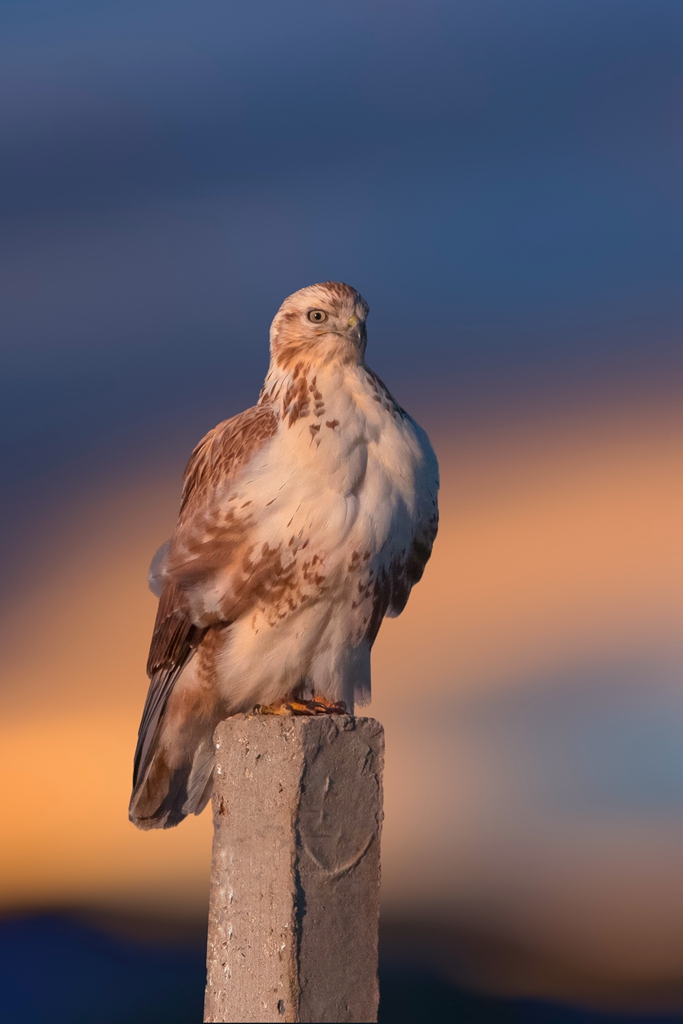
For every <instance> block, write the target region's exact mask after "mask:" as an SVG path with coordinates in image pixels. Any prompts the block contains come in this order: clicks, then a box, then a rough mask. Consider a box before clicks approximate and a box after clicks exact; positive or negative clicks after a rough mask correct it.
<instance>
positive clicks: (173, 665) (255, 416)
mask: <svg viewBox="0 0 683 1024" xmlns="http://www.w3.org/2000/svg"><path fill="white" fill-rule="evenodd" d="M277 423H278V420H277V414H276V413H275V411H274V410H273V409H272V407H271V406H269V405H256V406H254V407H253V408H251V409H247V410H246V412H243V413H240V415H239V416H234V417H233V418H232V419H230V420H225V421H224V422H223V423H219V424H218V426H217V427H215V428H214V429H213V430H212V431H210V432H209V433H208V434H207V435H206V437H204V438H203V439H202V440H201V441H200V442H199V444H198V445H197V447H196V448H195V450H194V451H193V453H192V455H191V457H190V460H189V462H188V464H187V467H186V469H185V474H184V482H183V493H182V499H181V506H180V517H179V526H181V525H182V524H183V523H184V522H187V520H188V519H190V518H192V516H193V515H196V514H197V513H198V512H199V511H200V510H201V508H202V505H203V504H209V503H210V497H211V494H212V492H215V491H216V490H218V489H219V488H221V487H223V486H224V485H225V483H226V482H227V481H229V480H230V478H231V477H233V476H234V475H235V474H236V472H237V471H238V469H239V468H240V467H241V466H243V465H244V464H245V463H247V462H248V461H249V459H250V458H251V457H252V456H253V455H254V454H255V453H256V452H257V451H258V450H259V448H261V447H262V445H263V444H265V442H266V441H267V440H268V439H269V438H271V437H273V435H274V434H275V432H276V430H277ZM207 628H209V627H206V626H202V625H198V624H197V623H195V622H193V621H192V618H191V616H190V615H189V614H188V606H187V601H186V599H185V595H184V594H183V591H182V588H181V587H179V586H178V583H177V582H176V581H174V580H173V579H170V578H168V577H167V579H166V581H165V583H164V586H163V590H162V592H161V598H160V600H159V608H158V611H157V617H156V622H155V624H154V632H153V634H152V643H151V646H150V651H149V659H148V661H147V674H148V676H149V678H150V686H149V691H148V693H147V700H146V701H145V707H144V710H143V713H142V721H141V722H140V729H139V732H138V743H137V748H136V751H135V759H134V770H133V788H134V793H135V790H136V787H137V786H138V784H141V783H142V781H143V780H144V778H145V775H146V772H147V768H148V767H149V764H150V763H151V759H152V757H153V756H154V749H155V740H156V737H157V735H158V732H159V726H160V723H161V719H162V717H163V714H164V710H165V708H166V704H167V703H168V698H169V696H170V694H171V692H172V690H173V687H174V685H175V683H176V681H177V679H178V677H179V676H180V673H181V672H182V671H183V669H184V668H185V666H186V665H187V664H188V662H189V660H190V658H191V657H192V655H193V654H194V651H195V650H196V648H197V647H198V646H199V644H200V643H201V641H202V640H203V638H204V636H205V635H206V632H207Z"/></svg>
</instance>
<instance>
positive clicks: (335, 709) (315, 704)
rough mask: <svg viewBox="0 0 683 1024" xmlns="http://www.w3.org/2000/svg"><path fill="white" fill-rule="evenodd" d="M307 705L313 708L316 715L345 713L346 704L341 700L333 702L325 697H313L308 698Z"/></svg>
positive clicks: (346, 712)
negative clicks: (311, 698)
mask: <svg viewBox="0 0 683 1024" xmlns="http://www.w3.org/2000/svg"><path fill="white" fill-rule="evenodd" d="M308 706H309V707H310V708H312V709H314V711H313V714H316V715H347V714H348V711H347V709H346V704H345V703H344V701H343V700H338V701H336V703H335V702H333V701H330V700H326V699H325V697H314V698H313V700H309V702H308Z"/></svg>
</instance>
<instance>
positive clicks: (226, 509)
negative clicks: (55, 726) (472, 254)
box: [130, 281, 439, 829]
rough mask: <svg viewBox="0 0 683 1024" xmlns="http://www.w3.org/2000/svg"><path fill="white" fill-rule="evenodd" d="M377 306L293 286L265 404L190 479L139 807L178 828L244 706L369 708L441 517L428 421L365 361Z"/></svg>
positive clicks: (163, 600) (327, 287) (161, 575)
mask: <svg viewBox="0 0 683 1024" xmlns="http://www.w3.org/2000/svg"><path fill="white" fill-rule="evenodd" d="M368 312H369V306H368V304H367V302H366V301H365V300H364V299H363V298H362V296H361V295H359V293H358V292H357V291H355V289H353V288H351V287H349V286H348V285H346V284H341V283H336V282H331V281H328V282H326V283H324V284H314V285H311V286H310V287H308V288H302V289H301V291H298V292H295V293H294V294H293V295H290V296H289V298H287V299H285V301H284V302H283V304H282V306H281V307H280V309H279V310H278V312H277V315H276V316H275V319H274V320H273V323H272V327H271V331H270V350H271V361H270V367H269V370H268V375H267V377H266V380H265V383H264V385H263V388H262V390H261V394H260V397H259V400H258V402H257V404H256V405H255V406H253V408H251V409H247V410H246V412H243V413H240V414H239V415H238V416H234V417H233V418H232V419H229V420H225V422H223V423H219V424H218V426H217V427H215V428H214V429H213V430H212V431H210V432H209V433H208V434H207V435H206V437H204V438H203V440H202V441H200V442H199V444H198V445H197V447H196V448H195V450H194V452H193V453H192V456H191V458H190V461H189V463H188V465H187V468H186V470H185V475H184V486H183V491H182V499H181V504H180V514H179V517H178V523H177V526H176V528H175V532H174V534H173V537H172V538H171V540H170V541H168V542H167V543H166V544H164V545H163V546H162V547H161V548H160V549H159V551H158V552H157V554H156V555H155V556H154V559H153V561H152V565H151V568H150V577H149V580H150V586H151V588H152V589H153V591H154V592H155V593H156V594H157V596H159V598H160V600H159V608H158V612H157V617H156V623H155V626H154V633H153V636H152V643H151V649H150V653H149V661H148V664H147V671H148V675H149V677H150V687H149V692H148V694H147V700H146V703H145V707H144V711H143V715H142V722H141V724H140V731H139V737H138V744H137V749H136V752H135V764H134V776H133V795H132V798H131V803H130V818H131V821H133V822H134V823H135V825H137V826H138V827H139V828H142V829H150V828H169V827H171V826H173V825H177V824H178V823H179V822H180V821H182V820H183V818H185V817H186V816H187V815H188V814H190V813H194V814H199V813H200V811H201V810H202V809H203V808H204V806H205V804H206V803H207V801H208V799H209V796H210V794H211V785H212V771H213V759H214V748H213V732H214V729H215V727H216V725H217V724H218V722H219V721H221V720H222V719H223V718H226V717H228V716H229V715H234V714H237V713H239V712H248V713H250V712H253V711H254V710H256V711H257V712H261V713H285V714H296V713H300V714H316V713H320V714H327V713H343V712H345V711H348V712H349V713H353V709H354V705H355V704H356V703H359V704H363V703H366V702H367V701H368V700H369V698H370V650H371V648H372V645H373V643H374V641H375V638H376V636H377V633H378V630H379V627H380V625H381V624H382V620H383V618H384V616H385V615H388V616H395V615H399V614H400V612H402V611H403V609H404V607H405V605H406V602H407V600H408V596H409V594H410V591H411V588H412V587H413V585H414V584H415V583H417V581H418V580H419V579H420V577H421V576H422V573H423V570H424V567H425V564H426V562H427V559H428V558H429V556H430V554H431V550H432V544H433V543H434V538H435V536H436V530H437V524H438V508H437V491H438V486H439V471H438V464H437V461H436V456H435V455H434V452H433V450H432V447H431V445H430V443H429V439H428V437H427V435H426V433H425V432H424V431H423V430H422V429H421V428H420V427H419V426H418V425H417V423H415V421H414V420H413V419H411V417H410V416H409V415H408V414H407V413H406V412H405V411H404V410H403V409H402V408H401V407H400V406H399V405H398V404H397V403H396V401H395V400H394V398H393V397H392V396H391V394H390V393H389V391H388V390H387V388H386V387H385V386H384V384H383V383H382V381H381V380H380V379H379V377H378V376H377V375H376V374H375V373H373V371H372V370H371V369H370V368H369V366H368V365H367V363H366V362H365V345H366V330H365V321H366V318H367V315H368Z"/></svg>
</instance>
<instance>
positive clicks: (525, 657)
mask: <svg viewBox="0 0 683 1024" xmlns="http://www.w3.org/2000/svg"><path fill="white" fill-rule="evenodd" d="M682 21H683V14H682V13H681V7H680V5H678V4H676V3H674V2H673V0H672V2H670V3H667V2H661V0H639V2H632V0H586V2H584V0H552V2H548V0H538V2H533V0H514V2H513V0H467V2H458V0H443V2H433V0H420V2H419V3H417V2H414V3H408V2H401V0H394V2H392V3H388V2H375V0H365V2H362V3H361V2H356V0H345V2H344V3H339V2H337V3H329V2H321V0H316V2H310V3H309V2H301V0H292V2H288V3H281V2H265V0H249V2H248V3H247V2H235V0H229V2H228V0H220V2H193V3H189V2H173V0H165V2H164V3H150V2H145V0H136V2H135V3H132V2H126V0H120V2H115V3H97V2H88V3H83V2H72V3H67V2H64V0H60V2H55V0H22V2H14V3H12V2H6V3H4V4H3V5H2V6H1V7H0V89H1V91H2V97H3V98H2V106H1V108H0V146H1V147H2V151H3V158H2V171H1V175H2V187H1V188H0V215H1V217H2V229H1V230H0V264H1V267H2V273H1V274H0V294H1V297H2V310H3V317H2V320H3V326H2V354H3V358H2V364H3V378H2V382H1V384H0V417H1V423H2V432H1V434H0V438H1V451H0V471H1V473H2V476H1V479H2V480H3V496H2V505H1V509H0V511H1V514H2V520H3V529H2V535H1V537H0V554H2V556H3V560H4V563H5V566H6V569H5V572H4V574H3V580H2V581H0V601H1V602H2V610H3V613H2V623H1V625H0V629H1V631H2V633H3V646H2V651H3V653H2V655H1V656H0V657H1V659H2V676H3V679H4V680H5V682H4V686H3V690H2V694H1V695H0V701H1V702H2V705H3V720H4V723H5V724H4V726H3V731H4V733H5V735H4V738H3V741H2V744H1V745H0V749H1V750H2V751H3V754H2V757H3V759H4V761H5V766H4V769H3V770H4V771H6V772H7V773H8V778H9V779H10V780H11V785H10V786H9V794H10V795H9V796H8V798H7V799H8V803H7V805H6V808H7V809H6V815H9V818H8V820H9V821H11V822H13V823H14V824H15V825H16V828H15V829H13V836H12V839H11V840H10V842H9V843H7V844H6V845H5V846H4V851H3V854H2V856H3V857H4V858H5V859H6V865H5V870H4V875H3V877H4V879H5V881H4V883H3V884H4V889H3V890H2V893H0V896H1V898H2V901H3V903H4V905H5V906H14V907H22V906H46V905H47V906H53V905H65V904H69V905H81V904H88V905H91V906H99V905H105V904H106V905H114V904H116V905H118V906H121V905H126V906H128V907H135V906H137V907H143V908H152V909H155V910H157V911H158V910H159V908H162V909H165V910H166V911H168V912H169V913H172V912H177V913H181V912H186V911H187V912H190V911H192V912H200V911H201V908H202V907H203V906H204V900H205V894H206V884H207V864H208V857H209V847H208V843H209V832H210V820H209V818H208V816H206V815H205V816H204V817H203V818H201V819H199V820H197V821H192V822H186V823H184V824H183V826H182V827H181V828H180V829H178V830H177V831H175V832H173V833H164V834H163V835H158V834H144V835H143V834H140V833H136V832H135V831H134V830H133V829H132V826H129V825H128V823H127V821H126V811H125V805H126V800H127V788H128V785H129V772H130V763H129V762H130V758H131V756H132V749H133V746H134V733H135V730H136V728H137V718H138V715H139V712H140V709H141V706H142V701H143V698H144V691H145V686H146V681H145V678H144V662H145V658H146V646H147V643H148V639H149V633H150V630H151V623H152V620H153V616H154V600H153V599H152V597H151V595H149V594H148V593H147V592H146V590H145V585H144V576H145V572H146V566H147V561H148V558H149V556H150V554H151V553H152V552H153V551H154V549H155V548H156V546H157V545H158V543H160V542H161V541H162V540H163V539H164V538H165V537H166V536H167V535H168V533H169V532H170V529H171V528H172V524H173V520H174V516H175V512H176V508H177V500H178V491H179V475H180V472H181V470H182V466H183V464H184V462H185V461H186V459H187V456H188V455H189V452H190V450H191V449H192V447H193V445H194V444H195V443H196V441H197V440H198V439H199V437H200V436H201V435H202V434H203V433H204V432H205V431H206V430H207V429H209V428H210V427H211V426H213V425H214V424H215V423H216V422H217V421H219V420H221V419H224V418H226V417H227V416H230V415H233V414H234V413H235V412H238V411H240V410H241V409H242V408H244V407H245V406H246V405H247V404H251V403H252V402H253V400H254V399H255V397H256V395H257V393H258V389H259V387H260V383H261V380H262V378H263V375H264V372H265V368H266V366H267V329H268V325H269V322H270V320H271V318H272V316H273V314H274V312H275V310H276V309H277V307H278V305H279V304H280V302H281V301H282V299H283V298H284V296H285V295H287V294H288V293H289V292H291V291H293V290H295V289H297V288H299V287H302V286H303V285H306V284H309V283H312V282H314V281H318V280H324V279H327V278H331V279H341V280H345V281H347V282H349V283H350V284H352V285H354V286H355V287H357V288H358V289H359V290H360V291H361V292H362V293H363V295H364V296H365V297H366V298H367V299H368V301H369V302H370V305H371V308H372V313H371V319H370V323H369V334H370V342H369V349H368V359H369V361H370V363H371V365H372V366H373V368H375V369H376V370H377V371H378V372H379V373H380V375H381V376H382V377H383V378H384V379H385V380H386V382H387V383H388V385H389V386H390V387H391V388H392V390H393V391H394V392H395V393H396V395H397V397H398V399H399V400H400V401H401V402H402V404H404V405H405V406H406V407H407V408H408V409H409V410H410V411H411V412H414V413H415V414H416V415H417V416H418V417H419V418H420V419H421V420H422V421H423V423H424V425H425V426H426V427H427V428H428V429H429V430H430V432H431V433H432V435H433V437H434V439H435V443H436V444H437V448H438V451H439V455H440V458H441V461H442V465H443V474H444V495H443V509H444V525H443V528H442V534H441V537H440V540H439V542H438V544H437V547H436V549H435V555H434V560H433V564H432V566H430V568H429V570H428V572H427V574H426V576H425V580H424V582H423V583H422V584H421V585H420V587H419V588H417V590H416V592H415V594H414V595H413V598H412V599H411V605H410V607H409V609H408V611H407V612H406V614H405V616H404V617H402V618H401V619H399V620H398V621H397V622H395V623H394V622H392V623H388V624H387V625H385V627H384V631H383V633H382V634H381V636H380V640H379V642H378V647H377V653H376V658H375V677H374V688H375V699H374V701H373V705H372V708H371V711H372V713H374V714H377V715H378V717H380V718H382V720H383V721H384V722H385V724H386V726H387V730H388V750H389V754H388V758H389V760H388V777H387V822H386V839H385V847H384V849H385V854H384V878H385V897H386V907H387V914H389V915H391V914H393V915H394V916H395V917H397V918H400V917H401V916H402V915H403V917H406V916H408V917H411V918H412V919H418V918H420V917H421V916H422V917H424V918H429V919H432V920H436V919H438V920H439V921H441V922H442V923H444V924H445V925H448V926H449V927H451V928H454V929H456V930H458V929H459V930H460V931H461V932H462V933H463V934H465V933H471V934H473V935H481V934H486V935H489V936H491V935H493V936H497V937H498V939H500V941H501V942H502V941H503V939H505V941H506V942H509V943H511V944H512V946H514V948H515V950H516V952H515V957H516V958H517V959H515V957H513V958H512V961H514V964H515V971H514V972H512V973H511V968H509V962H508V960H505V958H504V957H503V958H502V959H501V956H498V959H497V960H495V958H494V960H495V963H494V962H493V960H492V961H491V962H490V963H489V962H488V961H486V963H485V962H484V960H481V958H480V960H479V961H477V964H475V966H474V967H471V971H470V974H471V977H470V980H472V978H474V977H475V975H476V977H477V978H478V980H479V983H481V984H483V985H492V986H494V987H495V986H496V985H498V986H501V987H503V988H505V987H506V986H507V988H508V989H510V988H511V989H515V986H517V988H518V989H519V990H523V991H532V992H542V991H551V992H552V991H560V992H565V991H570V990H572V991H574V990H576V991H581V992H584V993H589V994H590V993H593V994H595V993H596V992H597V993H598V994H599V993H601V992H602V991H603V988H604V990H605V991H609V992H611V993H613V992H616V991H621V990H622V989H623V990H624V991H626V990H628V991H629V992H630V991H632V990H635V989H638V986H639V985H640V986H641V989H642V991H643V992H647V993H654V995H653V996H652V999H653V1000H654V1003H656V1004H657V1005H660V1004H661V1005H663V1004H665V1003H667V1001H668V1003H667V1005H668V1004H669V1003H671V1001H672V1000H673V1001H674V1002H675V1001H676V1000H677V999H679V997H680V993H681V992H682V991H683V953H681V948H683V946H682V944H681V941H680V940H681V938H683V883H682V882H681V879H680V874H681V873H680V855H681V852H682V851H683V821H682V820H681V811H682V810H683V758H682V757H681V754H680V749H681V742H680V737H681V733H682V731H683V694H682V691H681V687H680V669H681V661H682V659H681V650H680V642H679V634H680V610H681V590H680V580H681V576H680V569H681V566H680V559H679V561H678V562H676V560H675V558H676V555H675V545H676V540H677V537H679V536H680V513H679V512H677V511H676V510H675V508H676V506H675V504H674V502H675V499H676V498H678V500H679V501H680V478H681V473H680V467H681V456H682V454H683V452H682V448H683V423H682V419H683V416H682V414H681V405H680V393H681V387H680V385H681V376H682V375H681V370H682V369H683V366H682V363H683V359H682V358H681V356H682V353H683V349H682V348H681V343H680V327H681V321H682V319H683V318H682V316H681V293H680V283H679V282H680V259H679V256H680V239H681V202H680V200H681V188H680V180H681V177H680V176H681V157H682V155H683V148H682V147H681V144H680V134H678V135H677V134H676V124H677V123H680V113H679V114H678V115H677V110H678V111H679V110H680V100H681V98H682V97H683V75H682V73H681V67H682V65H681V60H680V55H681V50H680V29H681V23H682ZM677 117H678V121H677ZM677 491H678V495H677V494H676V492H677ZM46 835H49V837H50V849H47V848H46V840H45V836H46ZM520 950H522V952H520ZM524 951H527V952H524ZM529 951H530V952H529ZM435 955H436V954H435ZM512 961H510V962H512ZM547 963H552V969H551V968H550V967H547ZM543 964H545V965H546V966H545V967H543V966H539V965H543ZM444 969H446V968H444ZM448 969H450V968H448ZM469 969H470V968H468V970H469ZM477 972H478V973H477ZM513 975H514V976H513ZM468 977H469V976H468ZM558 979H560V980H558ZM577 979H582V980H577ZM553 985H554V986H555V989H553ZM563 986H564V987H563ZM601 986H602V987H601ZM610 986H611V987H610ZM620 986H621V988H620ZM629 986H630V987H629ZM641 989H638V991H639V992H640V991H641ZM642 998H645V997H644V996H643V997H642Z"/></svg>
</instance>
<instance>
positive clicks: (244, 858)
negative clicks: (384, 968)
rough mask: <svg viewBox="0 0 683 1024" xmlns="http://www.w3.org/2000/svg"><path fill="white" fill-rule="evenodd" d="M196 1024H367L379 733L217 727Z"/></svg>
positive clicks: (372, 970) (374, 727)
mask: <svg viewBox="0 0 683 1024" xmlns="http://www.w3.org/2000/svg"><path fill="white" fill-rule="evenodd" d="M215 741H216V746H217V750H216V772H215V778H214V796H213V812H214V825H215V835H214V846H213V869H212V876H211V906H210V912H209V940H208V952H207V986H206V1002H205V1016H204V1020H205V1021H234V1022H242V1021H320V1022H327V1021H359V1022H367V1021H376V1020H377V1004H378V1000H379V990H378V984H377V928H378V920H379V845H380V830H381V824H382V768H383V761H384V732H383V730H382V726H381V725H380V724H379V722H376V721H375V720H374V719H372V718H352V717H350V716H348V715H335V716H316V717H312V718H304V717H301V718H300V717H296V718H289V717H279V716H278V717H276V716H264V717H254V718H251V717H247V716H246V715H237V716H235V717H234V718H230V719H227V720H226V721H224V722H221V724H220V725H219V726H218V728H217V730H216V735H215Z"/></svg>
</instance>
